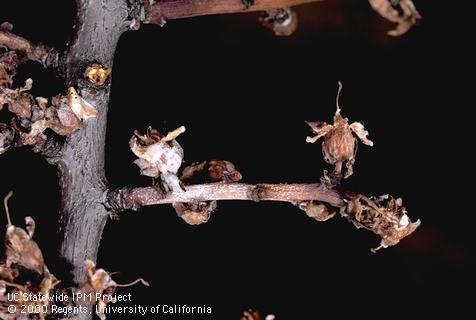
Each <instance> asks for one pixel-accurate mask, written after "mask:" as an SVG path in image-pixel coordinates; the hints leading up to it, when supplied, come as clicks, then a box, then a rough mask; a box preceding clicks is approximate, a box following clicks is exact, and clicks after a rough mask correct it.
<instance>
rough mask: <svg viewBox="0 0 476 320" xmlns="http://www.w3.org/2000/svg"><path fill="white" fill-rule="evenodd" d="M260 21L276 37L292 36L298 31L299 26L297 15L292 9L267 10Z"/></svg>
mask: <svg viewBox="0 0 476 320" xmlns="http://www.w3.org/2000/svg"><path fill="white" fill-rule="evenodd" d="M259 21H260V22H261V24H262V25H263V26H264V27H266V28H268V29H270V30H272V31H273V32H274V34H275V35H276V36H290V35H292V34H293V33H294V31H296V29H297V25H298V18H297V14H296V12H295V11H293V10H292V9H291V8H279V9H272V10H267V11H266V12H265V14H264V16H262V17H260V18H259Z"/></svg>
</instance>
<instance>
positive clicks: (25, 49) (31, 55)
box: [0, 24, 59, 68]
mask: <svg viewBox="0 0 476 320" xmlns="http://www.w3.org/2000/svg"><path fill="white" fill-rule="evenodd" d="M4 25H5V24H2V27H3V26H4ZM2 27H0V45H2V46H5V47H7V48H9V49H10V50H13V51H16V52H18V53H21V54H23V56H24V58H26V60H31V61H36V62H39V63H41V64H42V65H43V66H44V67H51V68H57V67H58V66H59V54H58V52H57V51H56V50H53V49H50V48H48V47H47V46H44V45H41V44H40V45H35V44H33V43H31V42H30V41H28V40H27V39H25V38H23V37H20V36H17V35H15V34H13V33H11V32H10V31H9V30H8V29H6V28H4V27H3V28H2Z"/></svg>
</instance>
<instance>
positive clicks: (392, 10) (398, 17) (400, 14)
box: [369, 0, 421, 37]
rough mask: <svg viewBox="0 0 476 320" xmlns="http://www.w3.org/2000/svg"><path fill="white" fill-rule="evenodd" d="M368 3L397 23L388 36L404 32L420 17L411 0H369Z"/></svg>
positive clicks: (386, 17)
mask: <svg viewBox="0 0 476 320" xmlns="http://www.w3.org/2000/svg"><path fill="white" fill-rule="evenodd" d="M369 3H370V5H371V6H372V8H373V9H374V10H375V11H377V12H378V13H379V14H380V15H381V16H382V17H384V18H385V19H387V20H389V21H391V22H395V23H397V26H396V28H395V29H393V30H390V31H389V32H388V33H387V34H388V35H390V36H394V37H396V36H401V35H402V34H405V33H406V32H408V30H410V29H411V27H413V26H414V25H415V24H416V23H417V22H418V21H419V20H420V19H421V15H420V13H418V11H417V9H416V8H415V5H414V4H413V2H412V0H369Z"/></svg>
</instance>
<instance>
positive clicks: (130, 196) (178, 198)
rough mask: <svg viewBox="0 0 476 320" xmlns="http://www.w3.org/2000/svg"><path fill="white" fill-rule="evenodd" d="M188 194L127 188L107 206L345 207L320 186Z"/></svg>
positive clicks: (221, 187) (207, 189) (209, 188)
mask: <svg viewBox="0 0 476 320" xmlns="http://www.w3.org/2000/svg"><path fill="white" fill-rule="evenodd" d="M185 189H186V191H185V192H172V193H168V194H164V193H162V192H161V191H160V190H159V189H158V188H156V187H143V188H133V189H131V188H123V189H118V190H114V191H111V192H110V193H109V194H108V199H107V204H108V206H109V207H110V208H111V209H112V210H113V211H115V212H118V211H122V210H126V209H134V210H136V209H138V208H140V207H144V206H150V205H158V204H170V203H175V202H193V201H211V200H252V201H284V202H293V203H294V202H302V201H309V200H317V201H321V202H326V203H328V204H330V205H332V206H334V207H342V206H343V205H344V201H343V199H342V196H341V195H340V193H339V192H338V191H336V190H333V189H323V188H322V186H321V185H320V184H317V183H315V184H244V183H210V184H200V185H191V186H186V187H185Z"/></svg>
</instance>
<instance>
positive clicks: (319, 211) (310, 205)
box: [298, 201, 337, 222]
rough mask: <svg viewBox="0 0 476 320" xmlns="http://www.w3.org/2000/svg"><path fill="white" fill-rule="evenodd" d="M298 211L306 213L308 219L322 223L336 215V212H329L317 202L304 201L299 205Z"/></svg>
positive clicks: (322, 204) (323, 205)
mask: <svg viewBox="0 0 476 320" xmlns="http://www.w3.org/2000/svg"><path fill="white" fill-rule="evenodd" d="M298 206H299V209H301V210H303V211H304V212H306V214H307V215H308V216H309V218H313V219H316V220H317V221H320V222H324V221H327V220H329V219H331V218H333V217H334V216H335V215H336V213H337V212H336V211H332V210H329V208H328V207H327V206H326V205H325V204H324V203H322V202H319V201H304V202H301V203H299V205H298Z"/></svg>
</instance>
